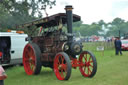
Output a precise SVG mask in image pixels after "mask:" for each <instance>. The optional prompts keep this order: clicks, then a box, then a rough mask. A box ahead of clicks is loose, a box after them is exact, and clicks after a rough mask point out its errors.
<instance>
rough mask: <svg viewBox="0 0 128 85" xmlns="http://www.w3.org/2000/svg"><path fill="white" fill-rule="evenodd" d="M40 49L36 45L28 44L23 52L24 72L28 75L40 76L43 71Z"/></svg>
mask: <svg viewBox="0 0 128 85" xmlns="http://www.w3.org/2000/svg"><path fill="white" fill-rule="evenodd" d="M40 54H41V52H40V49H39V47H38V46H37V45H36V44H34V43H28V44H27V45H26V46H25V48H24V52H23V65H24V70H25V72H26V73H27V74H28V75H32V74H39V73H40V70H41V60H40Z"/></svg>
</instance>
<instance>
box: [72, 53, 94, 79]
mask: <svg viewBox="0 0 128 85" xmlns="http://www.w3.org/2000/svg"><path fill="white" fill-rule="evenodd" d="M71 64H72V67H73V68H75V69H76V67H79V69H80V72H81V74H82V75H83V76H85V77H88V76H89V75H91V73H92V69H93V61H92V57H91V56H90V55H89V54H88V53H86V52H83V53H81V54H80V57H79V60H77V59H75V58H72V62H71Z"/></svg>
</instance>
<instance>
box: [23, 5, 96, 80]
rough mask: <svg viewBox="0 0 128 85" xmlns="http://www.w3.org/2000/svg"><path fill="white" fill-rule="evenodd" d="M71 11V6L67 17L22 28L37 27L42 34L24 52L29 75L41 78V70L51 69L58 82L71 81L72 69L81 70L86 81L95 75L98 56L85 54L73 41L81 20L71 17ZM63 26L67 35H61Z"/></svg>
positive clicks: (65, 15) (77, 17) (34, 38)
mask: <svg viewBox="0 0 128 85" xmlns="http://www.w3.org/2000/svg"><path fill="white" fill-rule="evenodd" d="M72 9H73V8H72V6H66V8H65V10H66V13H58V14H55V15H52V16H49V17H46V18H42V19H39V20H36V21H33V22H29V23H26V24H24V25H22V27H24V26H27V27H29V26H31V25H35V26H36V27H41V29H42V30H43V33H42V34H41V35H40V36H36V37H31V39H30V41H29V43H28V44H27V45H26V46H25V48H24V52H23V65H24V69H25V72H26V73H27V74H28V75H33V74H39V73H40V71H41V67H42V66H44V67H50V68H52V69H53V70H54V73H55V75H56V77H57V78H58V79H59V80H68V79H69V78H70V75H71V70H72V67H73V68H76V67H79V70H80V72H81V74H82V75H83V76H84V77H93V76H94V75H95V73H96V71H97V62H96V58H95V56H94V55H93V54H92V53H91V52H89V51H83V50H82V47H83V46H82V43H81V42H76V41H74V40H73V34H72V22H76V21H80V16H78V15H75V14H72ZM62 24H67V33H65V32H63V31H62ZM56 28H57V29H56ZM46 29H47V31H44V30H46ZM77 56H79V57H77Z"/></svg>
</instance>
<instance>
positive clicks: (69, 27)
mask: <svg viewBox="0 0 128 85" xmlns="http://www.w3.org/2000/svg"><path fill="white" fill-rule="evenodd" d="M72 9H73V8H72V6H71V5H68V6H66V7H65V10H66V16H67V30H68V33H69V34H72V22H73V17H72ZM68 40H69V41H72V40H73V36H69V37H68Z"/></svg>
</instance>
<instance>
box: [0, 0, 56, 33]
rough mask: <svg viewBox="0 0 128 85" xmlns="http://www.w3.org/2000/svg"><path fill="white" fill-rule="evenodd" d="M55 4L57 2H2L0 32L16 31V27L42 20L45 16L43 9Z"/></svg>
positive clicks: (24, 0) (5, 0) (8, 0)
mask: <svg viewBox="0 0 128 85" xmlns="http://www.w3.org/2000/svg"><path fill="white" fill-rule="evenodd" d="M55 2H56V1H55V0H52V1H51V0H20V1H16V0H2V1H1V2H0V9H2V10H0V13H1V14H0V30H1V31H4V29H5V28H11V29H15V25H18V24H23V23H26V22H28V21H32V20H35V19H38V18H41V17H42V15H43V14H42V13H41V11H42V10H41V7H42V6H44V7H45V8H46V7H47V6H49V7H50V8H51V7H52V6H53V5H55ZM5 15H6V17H5ZM1 24H2V25H1Z"/></svg>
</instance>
